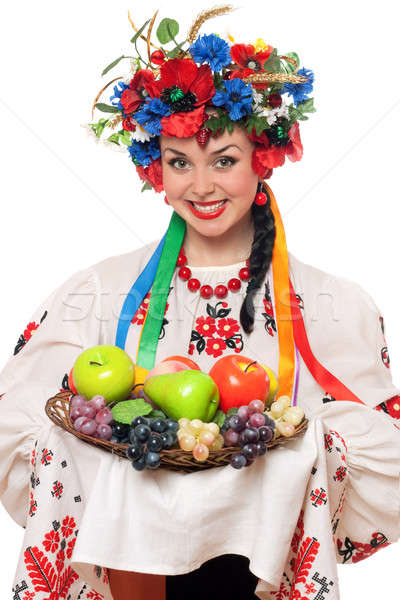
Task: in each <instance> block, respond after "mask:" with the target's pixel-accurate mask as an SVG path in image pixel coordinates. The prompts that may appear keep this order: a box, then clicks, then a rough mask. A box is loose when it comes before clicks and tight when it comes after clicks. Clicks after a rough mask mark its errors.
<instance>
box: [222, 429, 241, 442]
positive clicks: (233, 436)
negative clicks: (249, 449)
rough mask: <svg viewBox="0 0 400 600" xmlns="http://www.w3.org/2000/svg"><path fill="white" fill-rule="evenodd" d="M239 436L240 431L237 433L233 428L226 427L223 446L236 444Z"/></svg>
mask: <svg viewBox="0 0 400 600" xmlns="http://www.w3.org/2000/svg"><path fill="white" fill-rule="evenodd" d="M239 437H240V433H238V432H237V431H233V429H228V431H226V432H225V434H224V443H225V446H238V445H239Z"/></svg>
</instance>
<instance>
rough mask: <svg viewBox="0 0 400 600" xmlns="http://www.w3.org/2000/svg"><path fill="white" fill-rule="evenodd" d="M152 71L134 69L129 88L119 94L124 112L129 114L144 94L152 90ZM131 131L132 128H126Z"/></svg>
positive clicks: (141, 101)
mask: <svg viewBox="0 0 400 600" xmlns="http://www.w3.org/2000/svg"><path fill="white" fill-rule="evenodd" d="M153 83H154V73H153V71H151V70H150V69H140V70H139V71H136V73H135V75H134V77H133V79H132V81H131V82H130V84H129V88H127V89H126V90H124V91H123V92H122V94H121V104H122V106H123V107H124V112H125V113H126V114H127V115H131V114H132V113H134V112H135V110H137V109H138V108H139V106H140V105H141V104H142V103H143V102H144V100H145V98H146V96H148V95H149V94H150V95H151V92H152V91H153V87H152V84H153ZM128 131H132V130H128Z"/></svg>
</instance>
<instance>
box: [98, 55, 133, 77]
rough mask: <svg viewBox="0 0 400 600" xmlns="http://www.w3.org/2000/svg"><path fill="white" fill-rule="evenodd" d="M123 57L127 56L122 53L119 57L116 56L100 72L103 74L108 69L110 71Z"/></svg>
mask: <svg viewBox="0 0 400 600" xmlns="http://www.w3.org/2000/svg"><path fill="white" fill-rule="evenodd" d="M123 58H127V56H124V55H122V56H120V57H119V58H116V59H115V60H113V62H112V63H110V64H109V65H108V67H106V68H105V69H104V71H103V72H102V75H105V74H106V73H108V71H111V69H113V68H114V67H115V65H117V64H118V63H119V61H120V60H122V59H123Z"/></svg>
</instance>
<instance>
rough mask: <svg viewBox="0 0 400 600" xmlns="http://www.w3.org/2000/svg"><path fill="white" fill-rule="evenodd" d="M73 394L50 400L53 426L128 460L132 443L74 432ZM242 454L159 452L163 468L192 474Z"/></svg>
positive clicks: (48, 407) (233, 448) (224, 451)
mask: <svg viewBox="0 0 400 600" xmlns="http://www.w3.org/2000/svg"><path fill="white" fill-rule="evenodd" d="M72 395H73V394H72V393H71V392H69V391H65V392H59V393H58V394H56V395H55V396H53V397H52V398H49V399H48V400H47V402H46V414H47V416H48V417H49V418H50V419H51V420H52V421H53V423H55V424H56V425H59V426H60V427H62V428H63V429H65V431H68V432H69V433H72V435H75V436H76V437H77V438H79V439H81V440H83V441H84V442H87V443H88V444H92V445H94V446H98V447H99V448H103V449H104V450H107V451H108V452H111V453H112V454H117V455H118V456H121V457H122V458H126V459H128V457H127V456H126V453H125V451H126V448H127V447H128V446H129V444H117V443H115V442H110V441H108V440H101V439H99V438H95V437H92V436H91V435H85V434H84V433H80V432H79V431H76V430H75V429H74V427H73V425H72V421H71V419H70V416H69V400H70V397H71V396H72ZM307 425H308V420H307V419H305V418H304V419H303V421H302V422H301V423H300V424H299V425H298V426H297V428H296V431H295V433H294V434H293V435H292V436H290V437H279V438H277V439H276V440H271V441H270V442H268V443H266V446H267V450H271V449H272V448H275V447H276V446H280V445H281V444H285V443H287V442H288V441H290V440H293V439H294V438H296V437H298V436H299V435H301V434H303V433H304V432H305V431H306V429H307ZM238 452H240V447H238V446H227V447H225V448H222V449H221V450H210V453H209V456H208V458H207V460H205V461H204V462H198V461H197V460H196V459H195V458H194V457H193V455H192V453H191V452H188V451H186V450H181V449H180V448H175V449H172V450H161V452H159V455H160V458H161V462H160V467H164V468H165V469H170V470H171V471H181V472H185V473H192V472H193V471H198V470H199V469H211V468H212V467H222V466H224V465H227V464H229V463H230V459H231V456H232V455H233V454H237V453H238ZM257 458H261V457H257ZM128 460H129V459H128Z"/></svg>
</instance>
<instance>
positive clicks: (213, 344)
mask: <svg viewBox="0 0 400 600" xmlns="http://www.w3.org/2000/svg"><path fill="white" fill-rule="evenodd" d="M219 305H221V307H219ZM206 310H207V314H208V316H207V317H204V316H200V317H198V318H197V319H196V327H195V329H193V330H192V333H191V337H190V343H189V350H188V353H189V354H191V355H193V353H194V350H195V349H196V350H197V352H198V354H201V353H202V352H203V351H204V350H205V351H206V354H208V355H210V356H213V357H214V358H217V357H218V356H221V355H222V354H223V353H224V352H225V350H226V349H228V348H229V350H233V351H234V352H237V353H238V352H241V351H242V350H243V338H242V334H241V333H238V332H239V331H240V323H239V322H238V321H237V320H236V319H232V318H231V317H229V316H228V315H229V313H230V312H231V311H232V308H229V307H228V303H227V302H217V303H216V304H215V306H212V305H211V304H210V303H208V302H207V307H206ZM192 342H194V343H192Z"/></svg>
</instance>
